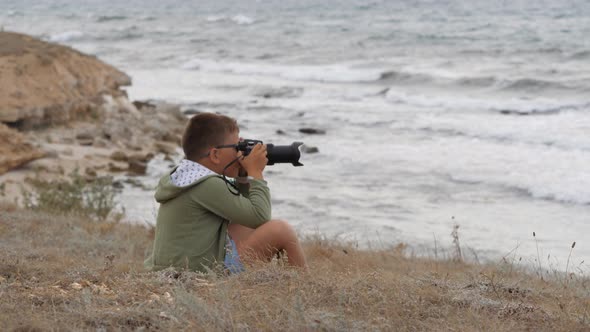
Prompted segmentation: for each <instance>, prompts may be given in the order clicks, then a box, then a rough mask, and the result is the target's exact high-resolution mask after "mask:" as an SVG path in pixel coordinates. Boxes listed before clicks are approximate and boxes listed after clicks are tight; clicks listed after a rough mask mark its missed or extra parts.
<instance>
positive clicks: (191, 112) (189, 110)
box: [182, 108, 202, 115]
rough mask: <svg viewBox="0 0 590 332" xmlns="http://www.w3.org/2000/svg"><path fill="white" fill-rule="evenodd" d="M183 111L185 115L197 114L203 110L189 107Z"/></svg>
mask: <svg viewBox="0 0 590 332" xmlns="http://www.w3.org/2000/svg"><path fill="white" fill-rule="evenodd" d="M182 113H184V115H195V114H200V113H202V112H201V111H199V110H196V109H192V108H189V109H186V110H184V111H182Z"/></svg>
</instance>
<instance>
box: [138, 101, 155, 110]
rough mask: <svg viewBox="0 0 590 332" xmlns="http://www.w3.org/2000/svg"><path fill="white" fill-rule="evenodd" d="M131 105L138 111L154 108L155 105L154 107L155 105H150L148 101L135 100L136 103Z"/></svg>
mask: <svg viewBox="0 0 590 332" xmlns="http://www.w3.org/2000/svg"><path fill="white" fill-rule="evenodd" d="M132 104H133V105H135V107H136V108H137V109H138V110H141V109H142V108H144V107H156V105H155V104H150V102H149V101H140V100H136V101H134V102H133V103H132Z"/></svg>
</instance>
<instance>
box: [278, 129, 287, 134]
mask: <svg viewBox="0 0 590 332" xmlns="http://www.w3.org/2000/svg"><path fill="white" fill-rule="evenodd" d="M276 133H277V135H287V133H286V132H284V131H282V130H281V129H279V130H277V131H276Z"/></svg>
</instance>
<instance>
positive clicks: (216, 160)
mask: <svg viewBox="0 0 590 332" xmlns="http://www.w3.org/2000/svg"><path fill="white" fill-rule="evenodd" d="M218 151H219V150H217V149H212V150H211V152H210V153H209V160H211V161H212V162H213V163H214V164H216V165H218V164H219V163H220V162H221V160H219V154H218V153H219V152H218Z"/></svg>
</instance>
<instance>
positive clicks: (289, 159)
mask: <svg viewBox="0 0 590 332" xmlns="http://www.w3.org/2000/svg"><path fill="white" fill-rule="evenodd" d="M302 145H303V143H302V142H293V143H292V144H291V145H274V144H267V145H266V152H267V154H266V158H268V163H267V165H274V164H293V166H303V164H302V163H300V162H299V158H301V151H300V150H299V148H300V147H301V146H302Z"/></svg>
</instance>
